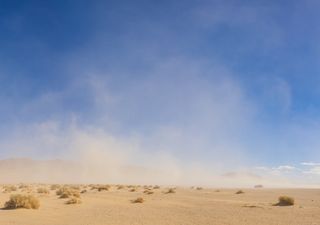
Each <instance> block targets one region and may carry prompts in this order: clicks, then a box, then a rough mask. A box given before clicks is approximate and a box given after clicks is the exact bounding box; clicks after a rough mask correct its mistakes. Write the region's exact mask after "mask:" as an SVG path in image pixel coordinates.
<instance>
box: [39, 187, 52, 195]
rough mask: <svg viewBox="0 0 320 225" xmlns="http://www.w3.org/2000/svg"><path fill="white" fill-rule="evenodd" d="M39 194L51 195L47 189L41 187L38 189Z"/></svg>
mask: <svg viewBox="0 0 320 225" xmlns="http://www.w3.org/2000/svg"><path fill="white" fill-rule="evenodd" d="M37 192H38V193H40V194H49V193H50V191H49V190H48V189H47V188H43V187H40V188H38V189H37Z"/></svg>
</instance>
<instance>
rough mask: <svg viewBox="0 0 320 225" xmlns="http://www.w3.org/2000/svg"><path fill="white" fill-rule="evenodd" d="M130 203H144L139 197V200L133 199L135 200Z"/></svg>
mask: <svg viewBox="0 0 320 225" xmlns="http://www.w3.org/2000/svg"><path fill="white" fill-rule="evenodd" d="M131 202H132V203H143V202H144V199H143V198H141V197H139V198H137V199H135V200H132V201H131Z"/></svg>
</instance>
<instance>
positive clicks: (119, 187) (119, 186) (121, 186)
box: [117, 185, 125, 190]
mask: <svg viewBox="0 0 320 225" xmlns="http://www.w3.org/2000/svg"><path fill="white" fill-rule="evenodd" d="M124 188H125V186H124V185H118V186H117V189H118V190H121V189H124Z"/></svg>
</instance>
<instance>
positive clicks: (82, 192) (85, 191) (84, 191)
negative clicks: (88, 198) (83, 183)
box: [80, 189, 88, 194]
mask: <svg viewBox="0 0 320 225" xmlns="http://www.w3.org/2000/svg"><path fill="white" fill-rule="evenodd" d="M87 192H88V191H87V190H86V189H84V190H82V191H81V192H80V193H81V194H84V193H87Z"/></svg>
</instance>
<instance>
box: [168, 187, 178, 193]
mask: <svg viewBox="0 0 320 225" xmlns="http://www.w3.org/2000/svg"><path fill="white" fill-rule="evenodd" d="M166 193H167V194H173V193H176V190H175V189H174V188H169V189H168V191H167V192H166Z"/></svg>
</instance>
